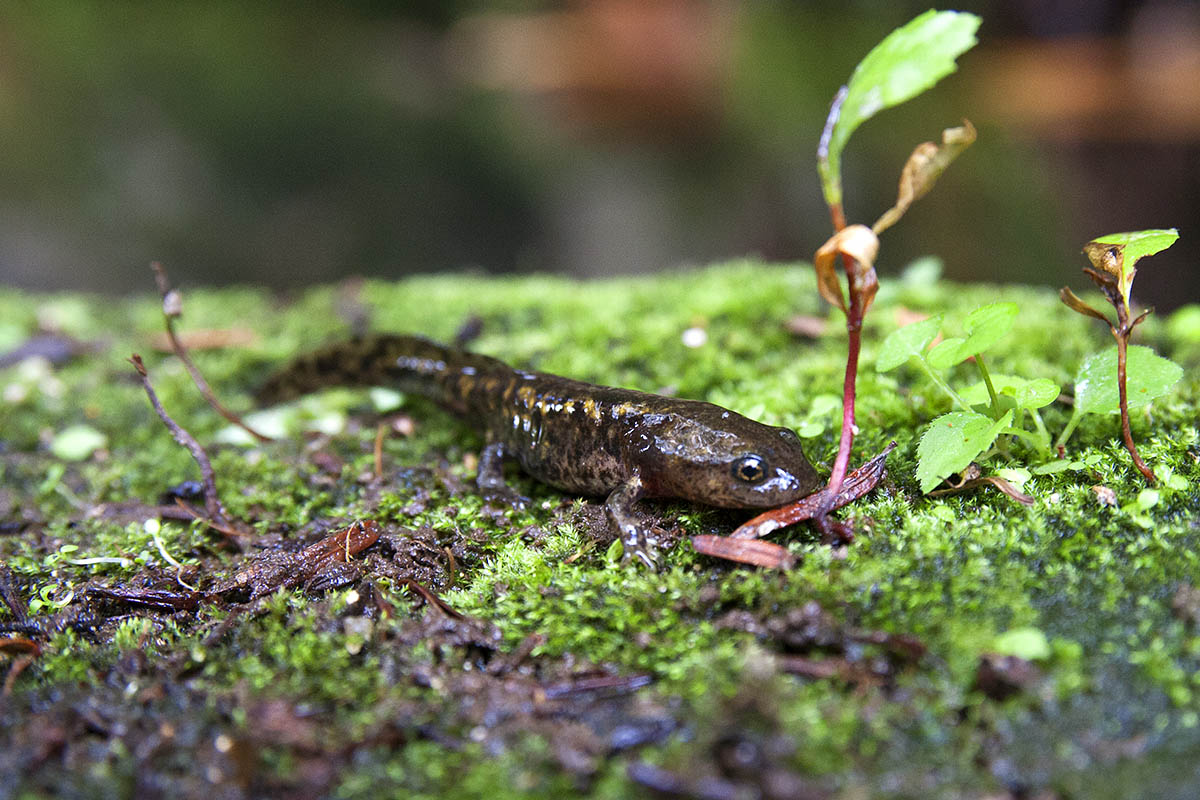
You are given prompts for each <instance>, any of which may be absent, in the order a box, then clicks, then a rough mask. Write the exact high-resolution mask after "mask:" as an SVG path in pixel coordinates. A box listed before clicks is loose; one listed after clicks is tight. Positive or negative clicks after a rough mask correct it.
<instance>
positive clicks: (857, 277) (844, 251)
mask: <svg viewBox="0 0 1200 800" xmlns="http://www.w3.org/2000/svg"><path fill="white" fill-rule="evenodd" d="M877 255H879V237H877V236H876V235H875V233H874V232H873V231H872V230H871V229H870V228H868V227H867V226H866V225H848V226H846V227H845V228H842V229H841V230H840V231H838V232H837V233H835V234H834V235H833V236H831V237H829V241H827V242H825V244H823V245H821V248H820V249H819V250H817V254H816V255H815V256H814V257H813V267H814V268H815V269H816V271H817V289H818V290H819V291H820V292H821V296H822V297H824V298H825V299H826V300H828V301H829V302H830V303H832V304H833V305H835V306H837V307H838V308H840V309H841V310H842V312H843V313H845V312H846V298H845V297H844V296H843V295H842V283H841V281H840V280H838V276H837V257H838V256H841V257H842V261H843V263H844V264H845V265H846V275H847V278H848V279H849V283H850V293H851V294H852V295H857V296H859V297H860V299H861V306H862V313H864V314H865V313H866V311H867V309H868V308H869V307H870V306H871V301H872V300H874V299H875V292H876V291H877V290H878V289H879V279H878V278H877V277H876V276H875V257H876V256H877Z"/></svg>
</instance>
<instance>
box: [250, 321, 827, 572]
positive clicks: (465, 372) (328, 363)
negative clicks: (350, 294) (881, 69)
mask: <svg viewBox="0 0 1200 800" xmlns="http://www.w3.org/2000/svg"><path fill="white" fill-rule="evenodd" d="M333 385H349V386H355V385H357V386H392V387H395V388H397V389H400V390H402V391H406V392H412V393H415V394H421V395H424V396H427V397H430V398H431V399H433V400H434V401H435V402H437V403H438V404H439V405H441V406H442V407H444V408H446V409H447V410H449V411H450V412H452V413H454V414H456V415H458V416H460V417H462V418H463V419H464V420H466V421H467V422H468V423H470V424H471V425H473V426H474V427H476V428H478V429H479V430H480V431H481V432H482V433H483V434H484V436H485V438H486V440H487V446H486V447H485V448H484V450H483V453H482V455H481V457H480V462H479V475H478V479H477V480H478V483H479V486H480V488H481V489H483V490H484V491H489V492H496V493H507V492H509V490H508V489H507V488H506V487H505V485H504V482H503V477H502V474H501V464H502V460H503V459H504V458H505V457H511V458H515V459H516V460H517V461H518V462H520V464H521V466H522V467H523V468H524V469H525V471H526V472H528V473H529V474H530V475H532V476H533V477H535V478H537V479H538V480H540V481H542V482H544V483H547V484H549V485H551V486H554V487H557V488H559V489H563V490H565V491H568V492H574V493H578V494H584V495H595V496H607V497H608V500H607V502H606V503H605V509H606V511H607V513H608V518H609V521H610V523H611V524H612V526H613V528H614V530H615V531H616V532H617V534H618V535H619V536H620V537H621V539H622V541H623V542H624V545H625V552H626V557H627V558H629V557H636V558H638V559H640V560H641V561H643V562H645V563H646V564H647V565H649V566H651V567H653V566H654V558H655V556H654V550H655V545H656V542H655V540H654V538H653V537H652V536H651V535H650V533H649V532H648V531H646V530H643V529H642V526H640V525H639V524H638V523H637V522H636V521H635V518H634V515H633V514H632V511H631V509H632V506H633V504H634V503H636V502H637V501H638V500H639V499H641V498H643V497H678V498H682V499H684V500H690V501H693V502H696V503H703V504H706V505H711V506H719V507H722V508H771V507H774V506H779V505H783V504H785V503H791V502H793V501H795V500H797V499H799V498H801V497H803V496H805V495H806V494H808V493H810V492H811V491H813V490H814V489H815V488H816V487H817V486H818V484H819V483H820V481H819V479H818V477H817V473H816V471H815V470H814V469H813V467H812V464H810V463H809V461H808V458H807V457H806V456H805V455H804V451H803V450H802V449H801V447H800V439H799V437H797V436H796V434H795V433H793V432H792V431H790V430H788V429H787V428H776V427H772V426H769V425H763V424H761V423H758V422H754V421H753V420H750V419H747V418H746V417H743V416H741V415H740V414H736V413H734V412H733V411H729V410H727V409H724V408H721V407H720V406H716V405H713V404H712V403H704V402H700V401H698V400H680V399H678V398H673V397H662V396H661V395H655V394H648V393H645V392H637V391H633V390H630V389H615V388H612V387H608V386H596V385H594V384H590V383H583V382H581V381H573V380H570V379H568V378H560V377H558V376H557V375H547V374H544V373H539V372H526V371H524V370H519V369H513V368H512V367H509V366H508V365H506V364H504V363H503V362H501V361H498V360H496V359H494V358H490V357H488V356H482V355H477V354H474V353H466V352H463V351H460V350H454V349H452V348H448V347H443V346H441V345H439V344H435V343H433V342H430V341H427V340H425V339H421V338H418V337H414V336H398V335H381V336H369V337H362V338H355V339H351V340H349V341H347V342H344V343H340V344H336V345H333V346H331V347H327V348H325V349H323V350H320V351H317V352H315V353H312V354H310V355H307V356H304V357H301V358H299V359H297V360H296V361H295V362H293V363H292V364H291V365H290V366H288V367H287V368H285V369H284V370H283V371H282V372H280V373H278V374H276V375H274V376H273V377H272V378H270V379H269V380H268V381H267V383H266V385H264V386H263V388H262V390H261V391H260V393H259V399H260V401H262V402H264V403H267V404H270V403H276V402H280V401H283V400H287V399H290V398H292V397H295V396H297V395H300V394H304V393H306V392H311V391H314V390H316V389H319V388H322V387H325V386H333Z"/></svg>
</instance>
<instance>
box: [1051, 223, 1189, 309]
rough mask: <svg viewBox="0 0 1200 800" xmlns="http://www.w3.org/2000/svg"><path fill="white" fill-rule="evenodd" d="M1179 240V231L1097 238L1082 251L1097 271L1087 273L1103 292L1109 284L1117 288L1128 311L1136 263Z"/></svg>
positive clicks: (1109, 235) (1124, 234) (1147, 232)
mask: <svg viewBox="0 0 1200 800" xmlns="http://www.w3.org/2000/svg"><path fill="white" fill-rule="evenodd" d="M1178 238H1179V231H1178V230H1176V229H1175V228H1166V229H1156V230H1145V231H1133V232H1131V233H1110V234H1108V235H1107V236H1101V237H1098V238H1096V239H1093V240H1092V241H1090V242H1088V243H1087V244H1086V245H1084V248H1083V252H1084V253H1085V254H1086V255H1087V257H1088V260H1089V261H1091V262H1092V266H1094V267H1095V268H1096V269H1095V270H1094V271H1093V270H1084V271H1085V272H1087V273H1088V275H1090V276H1091V277H1092V280H1094V281H1096V283H1097V284H1099V285H1100V288H1102V289H1104V288H1106V286H1105V284H1109V283H1111V284H1112V285H1113V286H1115V289H1116V292H1117V294H1119V295H1120V297H1121V300H1122V301H1123V302H1124V303H1125V306H1126V307H1127V308H1128V306H1129V292H1130V290H1131V289H1132V288H1133V277H1134V275H1136V274H1137V262H1138V261H1139V260H1141V259H1142V258H1145V257H1146V256H1152V255H1154V254H1155V253H1158V252H1161V251H1163V250H1166V249H1167V248H1168V247H1170V246H1171V245H1173V244H1175V240H1177V239H1178ZM1068 305H1069V304H1068ZM1072 308H1074V306H1072ZM1076 310H1078V309H1076Z"/></svg>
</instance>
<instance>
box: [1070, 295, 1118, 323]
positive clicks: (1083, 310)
mask: <svg viewBox="0 0 1200 800" xmlns="http://www.w3.org/2000/svg"><path fill="white" fill-rule="evenodd" d="M1058 296H1059V298H1061V299H1062V301H1063V303H1065V304H1066V306H1067V308H1070V309H1071V310H1072V311H1078V312H1079V313H1080V314H1083V315H1084V316H1088V317H1095V318H1096V319H1098V320H1100V321H1101V322H1103V323H1105V324H1106V325H1110V326H1111V325H1112V323H1111V322H1109V321H1108V318H1107V317H1105V316H1104V315H1103V314H1101V313H1100V312H1099V311H1097V310H1096V309H1094V308H1092V307H1091V306H1089V305H1088V304H1087V303H1085V302H1083V301H1082V300H1080V299H1079V298H1078V297H1077V296H1076V295H1075V293H1074V292H1072V291H1071V290H1070V289H1068V288H1067V287H1066V286H1064V287H1063V288H1061V289H1059V290H1058Z"/></svg>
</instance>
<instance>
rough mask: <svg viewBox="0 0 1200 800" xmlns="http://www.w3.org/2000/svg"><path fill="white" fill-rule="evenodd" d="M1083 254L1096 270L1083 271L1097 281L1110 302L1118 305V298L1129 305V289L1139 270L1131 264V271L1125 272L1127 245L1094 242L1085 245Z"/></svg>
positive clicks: (1085, 269)
mask: <svg viewBox="0 0 1200 800" xmlns="http://www.w3.org/2000/svg"><path fill="white" fill-rule="evenodd" d="M1083 254H1084V255H1086V256H1087V257H1088V261H1091V262H1092V266H1093V267H1095V269H1088V268H1086V267H1085V268H1084V270H1083V271H1084V272H1086V273H1087V275H1088V277H1089V278H1091V279H1092V280H1093V281H1095V283H1096V285H1097V286H1099V287H1100V290H1101V291H1103V292H1104V294H1105V296H1106V297H1108V299H1109V301H1110V302H1111V303H1112V304H1113V305H1116V304H1117V298H1120V299H1121V300H1123V301H1124V302H1125V304H1126V305H1128V304H1129V289H1130V287H1131V286H1132V284H1133V275H1134V273H1135V272H1137V269H1136V268H1135V267H1134V266H1133V265H1132V264H1131V265H1130V269H1129V271H1128V272H1126V271H1125V245H1123V244H1108V243H1104V242H1098V241H1092V242H1088V243H1087V244H1086V245H1084V247H1083ZM1072 308H1074V306H1072Z"/></svg>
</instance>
